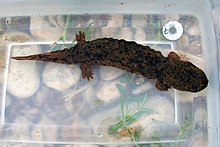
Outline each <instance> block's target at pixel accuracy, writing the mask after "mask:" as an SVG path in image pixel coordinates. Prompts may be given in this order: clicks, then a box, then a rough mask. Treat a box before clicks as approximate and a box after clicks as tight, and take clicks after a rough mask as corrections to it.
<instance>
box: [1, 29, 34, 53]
mask: <svg viewBox="0 0 220 147" xmlns="http://www.w3.org/2000/svg"><path fill="white" fill-rule="evenodd" d="M30 40H31V37H30V36H29V35H27V34H25V33H23V32H7V33H4V34H3V35H0V50H2V49H5V48H6V45H7V44H8V43H9V42H10V43H11V42H14V43H15V42H16V43H23V42H27V41H30Z"/></svg>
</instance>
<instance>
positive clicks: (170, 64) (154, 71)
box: [11, 31, 208, 92]
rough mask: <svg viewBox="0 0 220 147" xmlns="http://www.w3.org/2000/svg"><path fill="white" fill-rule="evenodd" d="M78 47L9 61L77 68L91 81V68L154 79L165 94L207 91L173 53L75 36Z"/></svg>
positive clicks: (201, 76)
mask: <svg viewBox="0 0 220 147" xmlns="http://www.w3.org/2000/svg"><path fill="white" fill-rule="evenodd" d="M76 41H77V44H76V45H75V46H73V47H71V48H69V49H68V48H65V49H63V50H58V51H52V52H48V53H42V54H35V55H29V56H18V57H11V58H12V59H16V60H37V61H46V62H54V63H60V64H80V68H81V72H82V78H83V79H85V78H87V79H88V80H90V79H91V78H93V72H92V66H93V65H104V66H112V67H116V68H120V69H122V70H125V71H128V72H131V73H135V74H137V75H142V76H144V77H147V78H148V79H156V82H155V87H156V88H157V89H158V90H162V91H167V90H168V89H169V88H171V87H173V88H175V89H177V90H180V91H188V92H199V91H201V90H203V89H204V88H206V87H207V85H208V79H207V76H206V74H205V73H204V72H203V71H202V70H201V69H199V68H198V67H196V66H195V65H194V64H192V63H191V62H188V61H182V60H180V57H179V56H178V55H177V54H176V53H175V52H173V51H172V52H170V53H169V54H168V56H167V57H164V56H163V55H162V53H161V52H160V51H156V50H154V49H151V48H150V47H149V46H143V45H141V44H137V43H136V42H134V41H126V40H124V39H114V38H98V39H95V40H91V41H86V38H85V34H84V33H83V32H81V31H79V33H78V34H76Z"/></svg>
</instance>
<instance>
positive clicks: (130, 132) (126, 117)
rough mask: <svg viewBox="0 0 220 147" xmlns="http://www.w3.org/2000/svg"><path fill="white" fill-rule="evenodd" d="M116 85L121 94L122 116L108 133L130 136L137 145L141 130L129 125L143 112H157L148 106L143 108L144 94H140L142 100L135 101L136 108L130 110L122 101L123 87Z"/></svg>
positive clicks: (145, 97) (145, 98) (124, 91)
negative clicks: (139, 101)
mask: <svg viewBox="0 0 220 147" xmlns="http://www.w3.org/2000/svg"><path fill="white" fill-rule="evenodd" d="M116 87H117V89H118V91H119V92H120V94H121V96H120V108H121V113H122V118H121V120H119V121H118V122H117V123H116V124H115V125H113V126H112V127H111V128H110V130H109V133H110V134H114V133H118V134H119V135H121V136H130V137H131V138H132V139H133V141H134V142H135V144H136V145H137V146H139V145H138V144H137V142H138V140H139V138H140V132H141V130H140V129H138V128H134V127H130V126H129V125H130V124H131V123H133V122H135V121H137V120H138V118H139V117H140V116H141V115H142V114H144V113H148V114H152V113H157V112H156V111H154V110H153V109H150V108H144V104H145V102H146V100H147V96H146V95H144V96H142V99H143V100H142V102H141V103H137V109H136V110H135V111H132V109H131V108H129V106H128V105H126V106H125V101H124V95H125V93H126V90H125V88H124V87H123V86H122V85H120V84H116ZM119 129H121V131H119Z"/></svg>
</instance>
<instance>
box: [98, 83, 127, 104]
mask: <svg viewBox="0 0 220 147" xmlns="http://www.w3.org/2000/svg"><path fill="white" fill-rule="evenodd" d="M116 84H121V85H124V84H122V83H120V81H119V80H115V81H108V82H100V83H99V85H98V87H97V90H96V96H97V98H98V99H100V100H103V101H105V102H110V101H113V100H115V99H117V98H119V96H120V92H119V91H118V89H117V87H116Z"/></svg>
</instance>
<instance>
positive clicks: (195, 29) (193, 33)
mask: <svg viewBox="0 0 220 147" xmlns="http://www.w3.org/2000/svg"><path fill="white" fill-rule="evenodd" d="M186 32H187V33H188V34H189V35H191V36H199V35H200V33H201V32H200V29H199V26H198V25H192V26H190V27H189V28H188V29H187V30H186Z"/></svg>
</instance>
